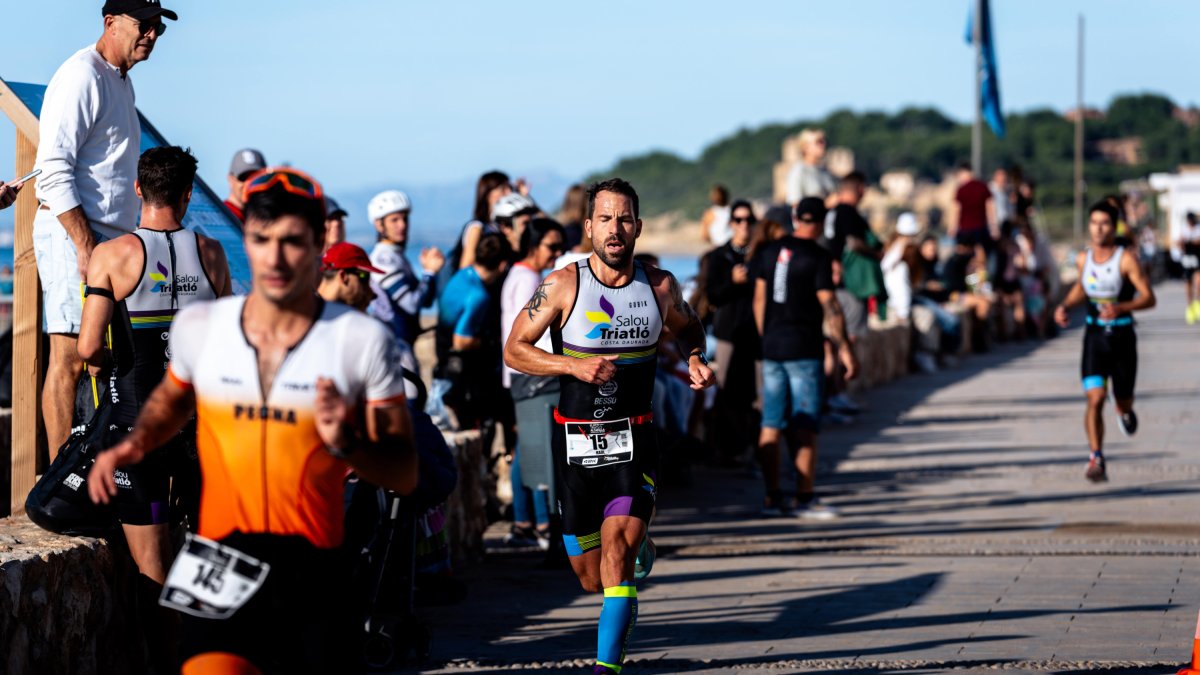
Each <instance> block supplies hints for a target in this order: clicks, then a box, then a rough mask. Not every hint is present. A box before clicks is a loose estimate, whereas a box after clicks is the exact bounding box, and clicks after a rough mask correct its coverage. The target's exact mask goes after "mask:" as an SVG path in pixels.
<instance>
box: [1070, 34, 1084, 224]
mask: <svg viewBox="0 0 1200 675" xmlns="http://www.w3.org/2000/svg"><path fill="white" fill-rule="evenodd" d="M1076 61H1077V66H1076V74H1075V77H1076V80H1075V220H1074V227H1073V228H1072V229H1073V234H1074V237H1075V242H1076V243H1078V242H1079V241H1081V240H1082V239H1083V15H1082V14H1080V15H1079V53H1078V55H1077V56H1076Z"/></svg>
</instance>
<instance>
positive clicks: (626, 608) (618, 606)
mask: <svg viewBox="0 0 1200 675" xmlns="http://www.w3.org/2000/svg"><path fill="white" fill-rule="evenodd" d="M637 606H638V601H637V588H636V587H634V585H633V582H632V581H622V582H621V585H619V586H610V587H609V588H606V589H604V607H603V608H602V609H601V610H600V630H599V632H598V634H597V636H596V665H597V666H604V667H606V668H609V669H611V670H612V671H614V672H617V673H619V672H621V663H622V662H623V661H624V660H625V647H626V646H627V645H628V644H629V636H630V635H631V634H632V633H633V626H634V624H636V623H637Z"/></svg>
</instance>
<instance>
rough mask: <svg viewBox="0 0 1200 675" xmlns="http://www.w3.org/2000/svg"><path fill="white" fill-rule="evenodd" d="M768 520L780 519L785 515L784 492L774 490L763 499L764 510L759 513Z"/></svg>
mask: <svg viewBox="0 0 1200 675" xmlns="http://www.w3.org/2000/svg"><path fill="white" fill-rule="evenodd" d="M758 513H759V515H762V516H764V517H766V518H778V517H780V516H782V515H783V491H781V490H773V491H772V492H771V493H770V494H768V495H767V496H766V497H763V507H762V510H761V511H759V512H758Z"/></svg>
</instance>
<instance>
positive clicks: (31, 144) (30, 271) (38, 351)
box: [0, 131, 46, 513]
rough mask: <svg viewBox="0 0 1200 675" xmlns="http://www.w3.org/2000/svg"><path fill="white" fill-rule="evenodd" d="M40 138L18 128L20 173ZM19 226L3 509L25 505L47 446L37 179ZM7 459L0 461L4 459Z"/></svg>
mask: <svg viewBox="0 0 1200 675" xmlns="http://www.w3.org/2000/svg"><path fill="white" fill-rule="evenodd" d="M36 155H37V142H36V140H30V139H29V138H28V137H27V136H25V134H23V133H21V132H20V131H17V172H16V173H17V175H18V176H23V175H25V174H26V173H29V171H31V170H32V169H33V162H34V158H35V157H36ZM15 206H16V222H15V225H14V227H13V235H14V237H13V239H14V241H13V262H14V263H15V264H14V265H13V272H14V274H13V277H14V278H13V360H12V388H13V392H12V393H13V397H12V399H13V412H12V419H13V424H12V434H13V436H12V463H11V467H10V475H9V477H8V480H6V481H4V483H5V487H11V492H9V494H8V499H5V500H3V501H0V509H4V508H6V507H8V506H9V505H11V509H12V510H11V512H12V513H21V512H23V510H24V505H25V496H26V495H27V494H28V493H29V490H30V488H32V487H33V483H34V479H35V478H36V476H37V458H38V455H39V454H40V452H41V451H42V449H43V448H45V447H46V433H45V430H44V428H43V425H42V405H41V401H42V364H43V363H44V361H45V358H44V356H45V355H44V354H43V353H42V289H41V284H40V283H39V282H38V273H37V261H36V259H35V258H34V254H33V216H34V214H35V213H36V211H37V208H38V203H37V199H35V198H34V190H33V185H32V184H27V185H25V186H24V187H23V188H22V189H21V194H20V196H19V197H18V198H17V203H16V205H15ZM6 463H7V462H3V461H0V464H6Z"/></svg>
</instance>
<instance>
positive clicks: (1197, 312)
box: [1183, 302, 1200, 326]
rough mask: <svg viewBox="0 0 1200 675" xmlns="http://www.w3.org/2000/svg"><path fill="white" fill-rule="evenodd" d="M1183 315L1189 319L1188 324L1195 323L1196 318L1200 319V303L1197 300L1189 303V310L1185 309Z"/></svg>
mask: <svg viewBox="0 0 1200 675" xmlns="http://www.w3.org/2000/svg"><path fill="white" fill-rule="evenodd" d="M1183 316H1184V318H1186V319H1187V325H1189V326H1191V325H1194V324H1195V323H1196V320H1197V319H1200V304H1197V303H1195V302H1193V303H1191V304H1189V305H1188V306H1187V310H1186V311H1184V313H1183Z"/></svg>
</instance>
